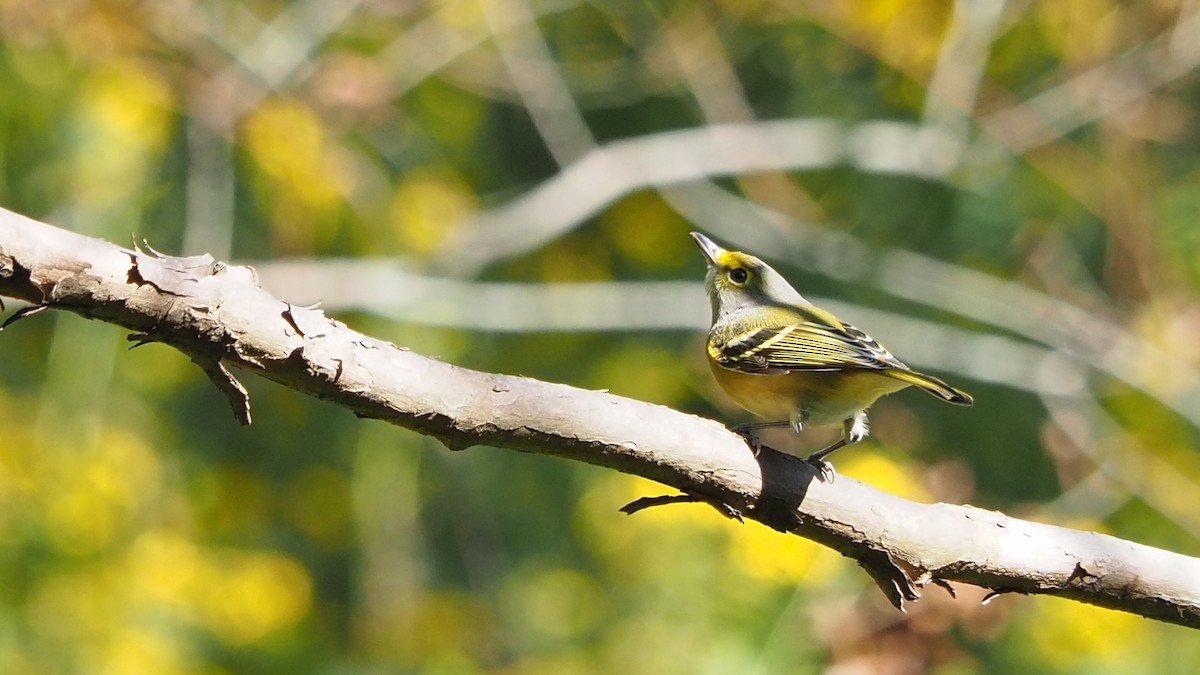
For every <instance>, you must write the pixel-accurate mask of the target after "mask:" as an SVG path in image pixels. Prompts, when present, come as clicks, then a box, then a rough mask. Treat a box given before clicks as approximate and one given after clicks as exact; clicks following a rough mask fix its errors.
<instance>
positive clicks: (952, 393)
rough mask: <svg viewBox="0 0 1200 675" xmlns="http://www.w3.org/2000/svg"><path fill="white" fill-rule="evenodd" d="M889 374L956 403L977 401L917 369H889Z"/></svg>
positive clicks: (944, 399)
mask: <svg viewBox="0 0 1200 675" xmlns="http://www.w3.org/2000/svg"><path fill="white" fill-rule="evenodd" d="M888 376H890V377H894V378H896V379H897V380H900V381H901V382H907V383H909V384H911V385H913V386H915V387H919V388H921V389H924V390H925V391H927V392H929V393H930V394H933V395H934V396H937V397H938V398H940V399H942V400H943V401H947V402H950V403H953V404H955V405H971V404H972V403H974V401H975V399H973V398H971V395H970V394H968V393H967V392H965V391H962V390H961V389H955V388H954V387H951V386H950V385H948V384H946V383H945V382H942V381H941V380H939V379H938V378H936V377H934V376H932V375H926V374H925V373H918V372H917V371H915V370H889V371H888Z"/></svg>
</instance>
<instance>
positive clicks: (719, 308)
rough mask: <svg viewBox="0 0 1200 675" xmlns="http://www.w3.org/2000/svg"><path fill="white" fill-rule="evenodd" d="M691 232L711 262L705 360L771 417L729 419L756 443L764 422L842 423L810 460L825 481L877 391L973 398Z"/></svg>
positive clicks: (746, 402)
mask: <svg viewBox="0 0 1200 675" xmlns="http://www.w3.org/2000/svg"><path fill="white" fill-rule="evenodd" d="M691 235H692V238H693V239H694V240H695V241H696V245H697V246H699V247H700V251H701V253H703V254H704V258H705V261H706V262H707V263H708V272H707V274H706V275H705V288H706V290H707V291H708V297H709V301H710V303H711V305H712V326H711V328H710V329H709V333H708V341H707V353H708V354H707V356H708V363H709V368H710V369H711V371H712V373H713V376H714V377H715V379H716V381H717V383H718V384H719V385H720V386H721V388H722V389H724V390H725V392H726V393H727V394H729V396H730V397H731V398H732V399H733V400H734V402H736V403H737V404H738V405H739V406H741V407H742V408H744V409H746V410H747V411H749V412H751V413H753V414H755V415H757V416H759V417H762V418H765V419H767V420H769V421H766V422H757V423H751V424H742V425H738V426H736V427H734V428H733V430H734V431H735V432H737V433H739V434H740V435H742V436H743V437H745V438H746V440H747V441H748V442H749V443H750V445H751V447H752V448H753V449H754V451H755V452H758V451H759V449H760V448H761V445H760V444H759V442H758V440H757V436H756V434H755V432H756V431H757V430H759V429H764V428H770V427H785V426H786V427H791V428H792V430H793V431H795V432H797V433H799V432H800V431H802V430H804V429H807V428H810V427H821V426H829V425H834V424H839V423H840V424H841V425H842V436H841V438H839V439H838V440H836V441H834V442H833V443H831V444H830V445H828V446H826V447H825V448H823V449H821V450H818V451H817V452H815V453H813V454H811V455H810V456H809V457H808V458H807V460H806V461H808V462H809V463H810V464H812V465H813V466H814V467H815V468H816V469H817V470H818V471H819V472H820V476H821V478H822V480H823V481H825V482H829V481H832V480H833V467H832V465H830V464H829V462H828V461H827V460H826V458H827V457H828V456H829V455H830V454H831V453H833V452H834V451H835V450H837V449H839V448H842V447H845V446H847V445H852V444H854V443H858V442H859V441H861V440H862V439H864V438H866V437H867V434H868V433H869V429H868V422H867V409H868V408H870V407H871V405H872V404H873V403H875V401H876V400H877V399H879V398H880V397H881V396H885V395H887V394H892V393H895V392H897V391H900V390H901V389H904V388H906V387H909V386H914V387H917V388H918V389H920V390H922V391H925V392H928V393H929V394H932V395H933V396H936V397H937V398H939V399H941V400H943V401H947V402H949V403H953V404H956V405H962V406H969V405H971V404H972V403H973V399H972V398H971V395H970V394H968V393H966V392H964V391H962V390H960V389H956V388H955V387H952V386H950V385H949V384H947V383H945V382H943V381H942V380H940V379H938V378H936V377H934V376H932V375H927V374H925V373H920V372H917V371H915V370H912V369H911V368H909V367H908V366H906V365H905V364H904V363H903V362H901V361H900V360H899V359H897V358H896V357H895V356H893V355H892V353H891V352H889V351H888V350H887V349H886V348H884V347H883V345H881V344H879V342H877V341H876V340H875V339H874V338H872V337H870V336H869V335H867V334H866V333H864V332H863V331H861V330H859V329H858V328H855V327H854V326H852V325H850V324H849V323H846V322H845V321H842V320H841V319H839V318H837V317H836V316H834V315H833V314H832V313H831V312H828V311H826V310H824V309H821V308H819V307H817V306H815V305H813V304H812V303H811V302H809V301H808V300H806V299H805V298H804V296H802V295H800V293H799V292H798V291H796V289H795V288H793V287H792V285H791V284H789V283H788V282H787V280H786V279H784V278H783V276H782V275H780V274H779V273H778V272H776V271H775V270H774V269H772V268H771V266H770V265H768V264H767V263H765V262H763V261H762V260H760V259H758V258H756V257H755V256H753V255H750V254H748V253H742V252H740V251H729V250H726V249H724V248H722V247H720V246H718V245H717V244H716V243H715V242H714V241H713V240H711V239H709V238H708V237H706V236H704V235H703V234H700V233H699V232H692V233H691Z"/></svg>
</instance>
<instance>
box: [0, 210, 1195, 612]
mask: <svg viewBox="0 0 1200 675" xmlns="http://www.w3.org/2000/svg"><path fill="white" fill-rule="evenodd" d="M0 295H3V296H8V297H13V298H19V299H22V300H25V301H27V302H30V303H32V306H31V307H28V308H26V309H24V310H21V312H19V313H18V314H20V316H25V317H28V316H31V315H32V314H34V313H36V312H37V311H42V310H43V309H46V308H53V309H64V310H68V311H71V312H74V313H76V314H80V315H82V316H85V317H88V318H94V319H100V320H103V321H107V322H110V323H114V324H117V325H120V326H123V327H125V328H127V329H129V330H130V331H132V332H133V334H132V335H131V338H130V339H131V340H133V341H134V342H136V343H138V344H142V343H147V342H163V343H166V344H169V345H171V346H173V347H175V348H176V349H179V350H180V351H182V352H183V353H185V354H187V355H188V356H189V357H190V358H191V359H192V360H193V361H195V362H196V363H197V364H198V365H200V367H201V368H202V369H203V370H204V371H205V373H206V374H207V375H208V376H209V378H210V379H212V380H213V382H214V383H215V384H216V385H217V388H218V389H219V390H220V391H221V392H222V393H223V394H224V395H225V396H226V397H227V398H228V399H229V400H230V403H231V406H232V407H233V410H234V413H235V415H236V416H237V417H238V419H239V420H240V421H242V422H243V423H249V421H250V411H249V399H248V397H247V395H246V392H245V389H244V388H243V387H242V386H241V385H240V383H238V382H237V380H236V379H234V377H233V375H232V373H230V371H229V370H228V369H227V366H234V367H235V368H238V369H241V370H244V371H250V372H254V373H257V374H259V375H261V376H263V377H266V378H268V379H271V380H274V381H276V382H279V383H280V384H283V385H285V386H288V387H290V388H292V389H295V390H296V391H299V392H303V393H306V394H309V395H312V396H316V397H318V398H322V399H325V400H328V401H330V402H332V403H334V404H336V405H341V406H344V407H346V408H348V409H350V410H352V411H354V412H355V413H356V414H358V415H359V416H362V417H371V418H377V419H382V420H387V421H389V422H391V423H393V424H396V425H399V426H402V427H406V428H408V429H412V430H414V431H418V432H420V433H424V434H428V435H431V436H435V437H437V438H438V439H440V440H441V441H442V442H443V443H444V444H445V445H446V446H447V447H449V448H450V449H452V450H462V449H464V448H467V447H470V446H472V445H489V446H496V447H503V448H510V449H514V450H519V451H522V452H537V453H542V454H549V455H558V456H561V457H567V458H570V459H574V460H578V461H583V462H588V463H591V464H597V465H600V466H605V467H609V468H612V469H615V470H618V471H623V472H627V473H632V474H637V475H640V476H644V477H646V478H650V479H652V480H656V481H658V482H660V483H663V484H665V485H669V486H672V487H675V488H678V489H679V490H681V491H683V492H684V493H685V495H686V496H683V497H668V498H664V499H661V501H662V502H664V503H666V502H671V501H686V500H700V501H705V502H708V503H711V504H713V505H715V506H718V508H722V509H723V512H724V513H725V515H731V516H732V515H735V514H736V515H740V516H744V517H746V518H751V519H754V520H758V521H760V522H763V523H765V524H767V525H769V526H771V527H773V528H775V529H777V530H780V531H782V532H790V533H794V534H797V535H799V536H802V537H807V538H809V539H812V540H814V541H817V542H819V543H822V544H824V545H826V546H829V547H831V548H833V549H835V550H837V551H839V552H841V553H843V554H844V555H846V556H848V557H850V558H853V559H854V560H855V561H857V562H858V563H859V564H860V565H861V566H862V567H863V568H864V569H865V570H866V571H867V572H868V573H869V574H870V575H871V577H872V579H874V580H875V582H876V584H878V585H879V587H880V588H881V589H882V590H883V592H884V593H885V594H887V596H888V598H889V599H890V600H891V601H892V603H893V604H894V605H896V606H897V607H900V608H903V606H904V603H905V601H912V600H916V599H917V598H919V597H920V594H921V591H922V589H923V588H924V587H925V586H928V585H929V584H935V585H941V586H945V585H946V583H945V582H946V581H960V582H965V583H970V584H975V585H978V586H982V587H986V588H989V589H992V590H993V591H994V594H998V593H1008V592H1015V593H1041V594H1049V595H1058V596H1062V597H1067V598H1072V599H1075V600H1080V601H1083V602H1089V603H1093V604H1097V605H1102V606H1105V607H1110V608H1113V609H1120V610H1125V611H1128V612H1133V613H1137V614H1141V615H1143V616H1147V617H1151V618H1155V619H1160V620H1163V621H1169V622H1172V623H1178V624H1183V625H1187V626H1193V627H1200V560H1198V559H1195V558H1189V557H1186V556H1183V555H1179V554H1176V553H1171V552H1169V551H1163V550H1159V549H1154V548H1151V547H1148V546H1143V545H1140V544H1135V543H1132V542H1128V541H1124V540H1121V539H1117V538H1115V537H1110V536H1106V535H1101V534H1096V533H1093V532H1082V531H1077V530H1069V529H1066V528H1061V527H1054V526H1050V525H1041V524H1038V523H1032V522H1027V521H1021V520H1017V519H1014V518H1009V517H1007V516H1005V515H1004V514H1001V513H996V512H992V511H984V510H981V509H977V508H973V507H970V506H957V505H949V504H932V505H930V504H918V503H915V502H911V501H908V500H905V499H901V498H899V497H896V496H894V495H890V494H887V493H883V492H879V491H878V490H874V489H872V488H870V487H868V486H866V485H863V484H862V483H860V482H858V481H855V480H853V479H851V478H848V477H845V476H841V477H838V479H837V480H836V481H834V482H832V483H823V482H821V481H819V480H814V478H815V472H814V469H813V467H812V466H810V465H809V464H806V463H804V462H803V461H801V460H798V459H795V458H793V457H790V456H788V455H785V454H781V453H778V452H775V451H773V450H771V449H770V448H764V449H763V450H762V452H760V453H759V454H758V455H757V456H755V455H754V453H752V452H751V451H750V449H749V448H748V447H747V446H746V443H745V442H744V441H743V440H742V438H741V437H739V436H737V435H736V434H734V433H732V432H730V431H729V430H727V429H726V428H725V427H723V426H722V425H720V424H718V423H717V422H714V421H712V420H706V419H702V418H699V417H695V416H692V415H686V414H683V413H680V412H677V411H675V410H672V409H670V408H666V407H663V406H657V405H652V404H648V403H644V402H641V401H635V400H632V399H627V398H623V397H620V396H613V395H611V394H607V393H603V392H596V391H586V390H581V389H577V388H573V387H569V386H565V385H561V384H552V383H547V382H540V381H537V380H532V379H529V378H523V377H515V376H509V375H498V374H492V373H482V372H476V371H472V370H467V369H465V368H459V367H456V366H453V365H450V364H446V363H442V362H440V361H437V360H434V359H430V358H427V357H424V356H420V355H418V354H414V353H413V352H411V351H408V350H406V349H404V348H401V347H397V346H395V345H393V344H390V343H387V342H383V341H380V340H376V339H374V338H371V337H368V336H366V335H363V334H361V333H357V332H355V331H353V330H350V329H349V328H347V327H346V326H345V325H343V324H341V323H339V322H337V321H335V320H332V319H330V318H329V317H326V316H325V315H324V313H323V312H322V311H321V310H319V309H317V308H313V307H297V306H294V305H290V304H288V303H286V302H284V301H282V300H279V299H276V298H274V297H272V296H271V295H270V294H268V293H267V292H265V291H264V290H262V289H261V288H259V286H258V284H257V281H256V279H255V275H254V272H253V270H251V269H250V268H248V267H241V266H234V265H226V264H224V263H221V262H218V261H214V260H213V259H212V258H211V257H208V256H197V257H189V258H178V257H173V256H166V255H162V254H159V253H156V252H154V251H153V250H149V249H148V247H147V250H146V251H143V250H141V249H138V248H134V249H126V248H122V247H118V246H115V245H112V244H109V243H106V242H102V241H98V240H95V239H90V238H87V237H83V236H80V235H76V234H73V233H70V232H67V231H64V230H61V229H57V228H54V227H51V226H49V225H45V224H43V223H39V222H37V221H34V220H30V219H28V218H24V217H22V216H19V215H17V214H14V213H11V212H7V211H3V210H0ZM13 320H14V317H10V318H9V321H8V323H11V322H12V321H13ZM5 325H7V323H6V324H5ZM0 339H2V336H0ZM654 501H655V500H654V499H653V498H652V499H651V500H650V502H654ZM631 506H633V505H631ZM724 509H729V510H724ZM633 510H636V508H635V509H633ZM994 594H993V595H992V596H989V597H994Z"/></svg>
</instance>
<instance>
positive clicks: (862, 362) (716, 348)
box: [709, 319, 908, 373]
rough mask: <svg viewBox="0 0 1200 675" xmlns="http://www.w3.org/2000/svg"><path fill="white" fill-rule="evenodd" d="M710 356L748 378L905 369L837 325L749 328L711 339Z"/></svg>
mask: <svg viewBox="0 0 1200 675" xmlns="http://www.w3.org/2000/svg"><path fill="white" fill-rule="evenodd" d="M709 350H710V353H711V355H712V357H713V359H714V360H715V361H716V362H717V363H719V364H720V365H722V366H724V367H726V368H732V369H734V370H741V371H745V372H750V373H781V372H788V371H793V370H807V371H820V370H826V371H829V370H845V369H848V368H865V369H869V370H888V369H893V368H899V369H903V370H907V369H908V367H907V366H905V365H904V364H903V363H901V362H900V360H899V359H897V358H896V357H895V356H892V354H891V352H889V351H888V350H887V349H884V348H883V346H882V345H880V344H879V343H878V342H876V341H875V340H873V339H871V337H870V336H868V335H867V334H866V333H863V332H862V331H860V330H858V329H857V328H855V327H854V326H851V325H850V324H847V323H842V322H841V321H837V320H836V319H833V320H832V321H801V322H797V323H793V324H789V325H786V326H780V327H777V328H752V329H750V330H747V331H745V332H742V333H740V334H737V335H731V336H729V337H728V338H727V339H725V340H716V339H714V340H713V341H712V342H710V345H709Z"/></svg>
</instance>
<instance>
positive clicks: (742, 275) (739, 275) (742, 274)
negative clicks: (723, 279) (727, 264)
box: [729, 267, 750, 285]
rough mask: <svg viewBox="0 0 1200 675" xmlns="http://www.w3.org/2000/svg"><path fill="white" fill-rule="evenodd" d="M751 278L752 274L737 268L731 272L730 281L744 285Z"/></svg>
mask: <svg viewBox="0 0 1200 675" xmlns="http://www.w3.org/2000/svg"><path fill="white" fill-rule="evenodd" d="M749 278H750V273H749V272H747V271H746V270H744V269H742V268H741V267H735V268H733V269H731V270H729V280H730V281H732V282H733V283H735V284H739V285H741V284H744V283H746V281H747V280H748V279H749Z"/></svg>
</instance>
